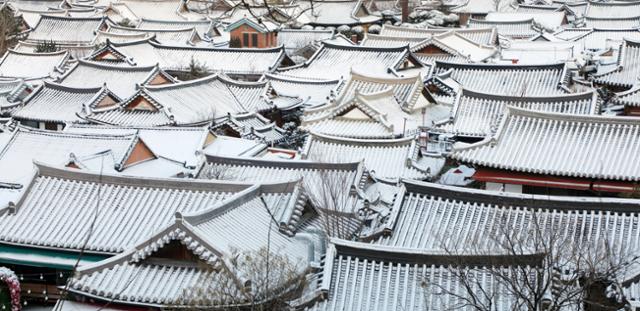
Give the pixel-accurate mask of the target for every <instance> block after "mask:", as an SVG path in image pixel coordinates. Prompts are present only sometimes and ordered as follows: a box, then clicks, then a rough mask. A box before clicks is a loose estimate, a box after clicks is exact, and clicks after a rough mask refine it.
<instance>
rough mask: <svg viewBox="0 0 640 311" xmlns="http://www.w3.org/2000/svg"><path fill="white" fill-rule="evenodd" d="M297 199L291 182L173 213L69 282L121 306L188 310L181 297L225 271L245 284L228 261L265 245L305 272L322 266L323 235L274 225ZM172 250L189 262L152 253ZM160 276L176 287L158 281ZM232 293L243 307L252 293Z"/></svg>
mask: <svg viewBox="0 0 640 311" xmlns="http://www.w3.org/2000/svg"><path fill="white" fill-rule="evenodd" d="M299 195H300V191H299V188H297V185H296V184H295V183H293V184H291V183H289V184H281V185H256V186H252V187H249V188H247V189H245V190H244V191H241V192H239V193H238V194H236V195H234V196H232V197H230V198H228V200H226V201H224V202H221V203H219V204H216V205H215V206H212V208H210V209H206V210H203V211H199V212H198V211H197V212H186V213H185V212H178V213H176V219H175V220H174V221H173V224H171V225H169V226H163V227H161V228H159V229H160V230H158V232H157V233H155V234H154V235H152V236H150V237H149V238H148V239H146V240H144V241H140V242H141V243H137V245H135V246H134V247H131V248H129V249H128V250H127V251H125V252H124V253H123V254H121V255H118V256H115V257H112V258H110V259H106V260H104V261H102V262H98V263H96V264H93V265H89V266H84V267H82V268H81V269H80V270H79V274H78V276H77V277H75V279H73V280H72V281H71V285H72V286H71V289H72V291H74V292H77V293H82V294H90V295H92V296H93V297H96V298H98V299H103V300H113V301H115V302H117V303H119V304H133V305H145V306H155V307H158V306H176V305H182V304H187V303H188V301H189V300H188V298H190V296H188V295H186V296H185V293H188V292H189V290H190V289H192V288H195V287H198V285H201V284H202V282H211V286H217V285H218V284H217V283H216V282H218V281H220V279H222V277H221V274H224V273H228V276H230V277H231V279H232V280H234V281H236V282H234V283H232V284H235V285H238V286H246V284H249V282H251V278H252V277H256V276H255V275H251V274H242V272H241V271H240V270H239V269H238V268H239V267H236V266H235V265H237V264H239V260H238V258H234V257H233V256H237V255H243V254H244V253H245V252H255V251H258V250H259V249H261V248H263V247H265V246H266V245H267V243H269V244H270V252H272V254H276V255H280V256H284V257H286V258H288V260H290V261H291V263H292V264H293V265H295V266H296V268H298V269H299V271H300V272H303V271H305V269H307V268H308V267H309V265H310V264H311V263H312V262H316V261H319V258H316V255H315V252H314V248H315V247H316V244H319V243H321V242H322V241H321V239H320V237H318V236H315V235H308V236H309V237H308V238H307V239H299V238H294V237H292V236H289V235H287V234H284V233H282V232H281V231H280V230H279V228H278V226H272V225H271V222H272V221H273V220H272V219H273V218H272V217H274V216H272V215H275V217H276V219H286V217H287V216H285V215H291V214H292V211H293V210H297V209H298V208H300V207H301V206H300V204H299V203H298V200H299ZM267 209H268V210H269V211H267ZM282 212H284V214H283V213H282ZM282 217H284V218H282ZM267 235H269V236H271V239H270V240H269V242H267V240H266V239H264V240H263V239H256V238H255V237H256V236H267ZM175 243H177V244H175ZM172 244H173V245H181V246H182V247H184V248H185V249H186V251H187V252H191V253H192V255H193V256H192V258H193V259H185V258H183V259H173V260H164V261H162V260H161V261H159V259H161V258H162V256H156V253H157V252H158V251H160V250H162V249H163V248H164V247H166V246H168V245H172ZM132 246H133V245H132ZM174 247H175V246H174ZM132 275H135V277H136V283H137V284H138V283H139V284H144V285H143V286H128V285H129V282H127V280H128V279H129V278H130V277H131V276H132ZM159 278H161V279H165V278H166V279H167V280H174V281H167V282H158V279H159ZM116 280H117V281H116ZM237 290H238V292H237V293H236V294H237V295H238V297H236V298H237V299H239V300H240V301H244V299H242V298H241V297H243V296H242V295H241V294H240V292H241V290H251V288H250V287H245V288H242V289H240V288H238V289H237ZM185 298H186V299H185ZM227 298H229V297H226V296H225V297H211V299H210V300H208V301H206V302H202V304H203V305H219V304H226V303H228V302H227V301H220V300H219V299H227ZM245 298H246V297H245Z"/></svg>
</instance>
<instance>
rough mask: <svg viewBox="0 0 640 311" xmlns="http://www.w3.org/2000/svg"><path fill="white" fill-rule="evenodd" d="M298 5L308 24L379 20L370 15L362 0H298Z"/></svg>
mask: <svg viewBox="0 0 640 311" xmlns="http://www.w3.org/2000/svg"><path fill="white" fill-rule="evenodd" d="M298 6H299V7H300V10H302V11H301V13H302V15H303V17H305V18H307V19H308V20H307V22H306V23H309V24H316V25H326V26H336V27H337V26H341V25H360V24H370V23H374V22H377V21H379V20H380V19H381V18H380V17H378V16H374V15H370V14H369V10H367V8H366V7H365V6H364V2H363V1H341V0H331V1H322V2H311V1H300V2H298Z"/></svg>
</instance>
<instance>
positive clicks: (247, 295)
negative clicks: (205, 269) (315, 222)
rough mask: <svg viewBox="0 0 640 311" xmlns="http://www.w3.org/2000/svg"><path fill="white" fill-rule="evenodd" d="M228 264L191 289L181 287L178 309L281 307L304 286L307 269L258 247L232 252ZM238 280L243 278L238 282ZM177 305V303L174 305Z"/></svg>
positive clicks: (265, 308)
mask: <svg viewBox="0 0 640 311" xmlns="http://www.w3.org/2000/svg"><path fill="white" fill-rule="evenodd" d="M229 264H230V266H229V267H223V268H221V269H220V270H219V271H211V272H212V273H214V274H216V278H215V281H213V282H212V281H211V278H210V277H209V276H208V275H207V274H203V275H207V276H206V277H204V278H203V279H202V281H201V282H198V284H199V285H198V286H197V287H195V288H187V289H185V290H183V293H182V295H181V297H180V299H179V300H180V301H181V306H180V307H181V308H182V309H184V306H188V307H189V308H190V309H215V310H256V311H261V310H265V311H266V310H284V309H286V308H287V306H288V302H289V301H292V300H294V299H296V298H297V297H299V296H300V294H301V293H302V291H303V290H304V288H305V286H306V278H305V277H306V274H307V271H306V269H305V268H303V266H302V265H301V264H299V263H298V262H292V261H291V260H290V259H289V258H287V257H286V256H284V255H281V254H279V253H274V252H271V251H268V250H267V248H261V249H259V250H257V251H246V252H238V251H234V252H232V255H231V260H229ZM240 279H242V280H244V281H240ZM176 308H177V306H176Z"/></svg>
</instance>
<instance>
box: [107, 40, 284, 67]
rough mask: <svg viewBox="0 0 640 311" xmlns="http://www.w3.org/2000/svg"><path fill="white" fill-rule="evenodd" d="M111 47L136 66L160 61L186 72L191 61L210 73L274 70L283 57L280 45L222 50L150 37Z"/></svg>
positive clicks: (161, 65) (165, 65) (114, 44)
mask: <svg viewBox="0 0 640 311" xmlns="http://www.w3.org/2000/svg"><path fill="white" fill-rule="evenodd" d="M110 47H113V48H115V49H116V50H118V51H120V52H121V53H123V54H124V55H126V56H127V58H129V59H132V60H133V61H134V62H135V63H136V64H137V65H138V66H153V65H156V64H159V65H160V67H161V68H162V69H165V70H177V71H188V70H189V66H190V64H191V62H192V60H194V61H196V62H197V63H198V64H200V65H201V66H203V67H204V68H206V69H207V70H208V71H211V72H224V73H230V74H253V75H259V74H263V73H267V72H273V71H274V70H275V69H276V68H277V67H278V66H279V65H280V63H281V62H282V60H283V59H285V57H286V54H285V51H284V48H283V47H276V48H267V49H236V48H225V49H221V48H204V47H187V46H167V45H162V44H159V43H155V42H153V41H151V40H149V39H146V40H141V41H137V42H130V43H111V44H110Z"/></svg>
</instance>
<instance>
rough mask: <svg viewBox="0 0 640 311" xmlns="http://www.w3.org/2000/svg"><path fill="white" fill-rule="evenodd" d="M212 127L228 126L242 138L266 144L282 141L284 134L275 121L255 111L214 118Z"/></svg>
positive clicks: (222, 128)
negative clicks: (220, 118)
mask: <svg viewBox="0 0 640 311" xmlns="http://www.w3.org/2000/svg"><path fill="white" fill-rule="evenodd" d="M212 128H213V129H214V130H215V129H219V130H224V129H225V128H230V129H231V130H233V131H235V132H236V133H237V134H238V135H240V137H242V138H244V139H254V140H259V141H262V142H264V143H266V144H268V145H273V144H275V143H278V142H280V141H282V139H284V134H285V130H283V129H282V128H280V127H278V126H277V125H276V124H275V122H272V121H271V120H269V119H267V118H265V117H263V116H262V115H260V114H259V113H256V112H250V113H245V114H236V115H228V116H227V118H224V119H222V120H216V122H215V124H214V125H213V127H212Z"/></svg>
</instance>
